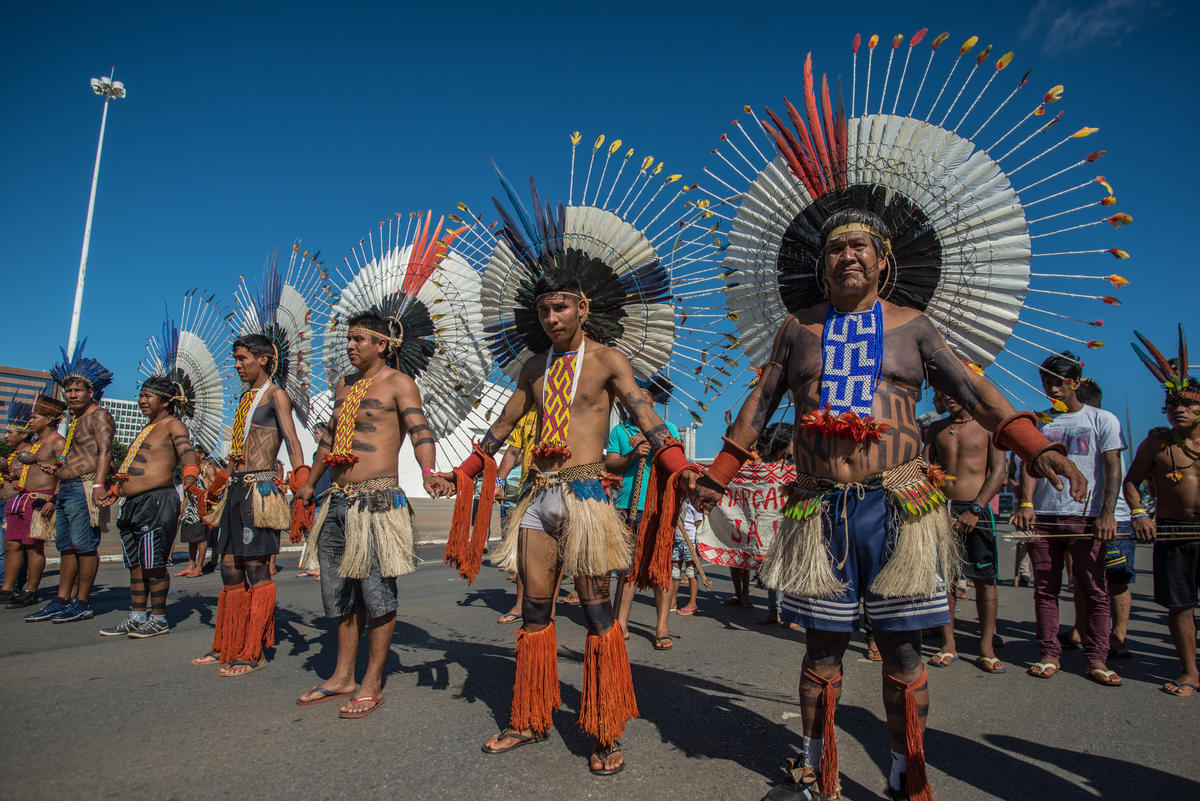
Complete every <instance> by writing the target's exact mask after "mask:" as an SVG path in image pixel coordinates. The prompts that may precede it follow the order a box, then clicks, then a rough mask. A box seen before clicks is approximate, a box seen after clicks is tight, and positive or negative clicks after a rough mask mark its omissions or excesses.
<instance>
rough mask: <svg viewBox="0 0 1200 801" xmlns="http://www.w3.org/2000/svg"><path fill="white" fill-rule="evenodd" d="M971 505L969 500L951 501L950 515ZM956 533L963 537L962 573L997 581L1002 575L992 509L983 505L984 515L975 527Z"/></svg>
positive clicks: (955, 514) (965, 575)
mask: <svg viewBox="0 0 1200 801" xmlns="http://www.w3.org/2000/svg"><path fill="white" fill-rule="evenodd" d="M970 506H971V503H970V502H969V501H950V516H951V517H957V516H958V515H960V514H962V513H963V512H965V511H967V509H969V508H970ZM954 533H955V535H956V536H958V537H960V538H961V539H962V544H963V561H962V574H963V578H966V579H971V580H975V579H979V580H981V581H989V580H990V581H995V580H996V579H998V578H999V577H1000V570H999V567H998V564H997V563H998V562H999V558H998V557H997V551H996V518H995V517H993V516H992V510H991V509H990V508H989V507H987V506H985V507H983V516H982V517H980V518H979V522H978V523H976V524H975V528H973V529H971V530H970V531H968V532H967V533H966V534H959V533H958V530H957V529H955V531H954Z"/></svg>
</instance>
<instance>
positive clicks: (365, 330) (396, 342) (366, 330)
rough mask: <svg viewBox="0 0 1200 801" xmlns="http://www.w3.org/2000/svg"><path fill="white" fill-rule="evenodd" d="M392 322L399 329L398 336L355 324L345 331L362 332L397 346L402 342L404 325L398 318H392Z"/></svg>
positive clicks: (349, 332) (348, 332)
mask: <svg viewBox="0 0 1200 801" xmlns="http://www.w3.org/2000/svg"><path fill="white" fill-rule="evenodd" d="M392 322H393V323H395V324H396V327H397V328H399V329H400V335H399V336H395V337H392V336H388V335H387V334H381V333H380V332H378V331H375V330H373V329H370V328H365V327H363V326H361V325H356V326H354V327H352V328H351V329H350V330H349V331H347V332H346V333H347V334H362V335H364V336H368V337H371V338H373V339H382V340H384V341H385V342H388V343H390V344H391V345H393V346H395V347H397V348H398V347H400V345H401V344H402V343H403V342H404V326H403V325H401V324H400V321H399V320H396V319H393V320H392Z"/></svg>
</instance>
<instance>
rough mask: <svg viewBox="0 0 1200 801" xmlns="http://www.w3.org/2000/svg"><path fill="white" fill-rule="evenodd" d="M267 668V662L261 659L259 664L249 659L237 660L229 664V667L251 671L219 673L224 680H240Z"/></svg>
mask: <svg viewBox="0 0 1200 801" xmlns="http://www.w3.org/2000/svg"><path fill="white" fill-rule="evenodd" d="M266 666H267V660H265V659H260V660H258V661H257V662H251V661H250V660H249V659H235V660H233V661H232V662H230V663H229V667H249V668H250V669H249V670H243V671H242V672H241V673H217V675H218V676H220V677H221V678H223V679H240V678H241V677H242V676H249V675H250V674H251V673H253V672H254V671H256V670H262V669H263V668H265V667H266Z"/></svg>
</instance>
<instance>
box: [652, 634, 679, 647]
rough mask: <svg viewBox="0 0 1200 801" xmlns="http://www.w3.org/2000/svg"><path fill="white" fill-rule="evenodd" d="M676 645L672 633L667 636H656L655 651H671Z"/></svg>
mask: <svg viewBox="0 0 1200 801" xmlns="http://www.w3.org/2000/svg"><path fill="white" fill-rule="evenodd" d="M674 647H675V641H674V640H672V639H671V635H670V634H668V635H667V636H666V637H655V638H654V650H655V651H670V650H671V649H672V648H674Z"/></svg>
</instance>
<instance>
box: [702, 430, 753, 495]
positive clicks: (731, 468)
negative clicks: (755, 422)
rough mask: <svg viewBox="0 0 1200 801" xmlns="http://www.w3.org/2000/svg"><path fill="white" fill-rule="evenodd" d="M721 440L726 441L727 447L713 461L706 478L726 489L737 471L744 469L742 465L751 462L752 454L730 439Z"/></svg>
mask: <svg viewBox="0 0 1200 801" xmlns="http://www.w3.org/2000/svg"><path fill="white" fill-rule="evenodd" d="M721 439H723V440H725V447H723V448H721V452H720V453H718V454H717V457H716V458H715V459H713V463H712V465H711V466H710V467H709V468H708V473H707V474H706V476H705V477H706V478H707V479H708V480H709V481H711V482H712V483H714V484H717V485H719V486H720V487H721V489H724V488H725V487H726V486H727V485H728V484H729V482H730V480H731V479H732V478H733V477H734V476H735V475H736V474H737V471H739V470H741V469H742V465H744V464H745V463H746V462H748V461H749V460H750V456H751V453H750V451H748V450H746V449H745V448H743V447H742V446H741V445H738V444H737V443H736V442H734V441H733V440H731V439H730V438H729V437H722V438H721Z"/></svg>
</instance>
